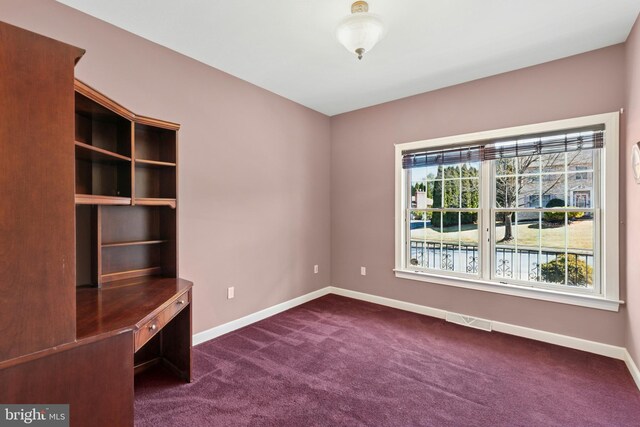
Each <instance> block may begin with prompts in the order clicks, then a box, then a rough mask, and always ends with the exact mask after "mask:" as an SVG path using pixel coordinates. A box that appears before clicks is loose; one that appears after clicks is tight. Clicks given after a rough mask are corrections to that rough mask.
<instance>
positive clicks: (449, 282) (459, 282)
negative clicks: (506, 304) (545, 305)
mask: <svg viewBox="0 0 640 427" xmlns="http://www.w3.org/2000/svg"><path fill="white" fill-rule="evenodd" d="M394 272H395V275H396V277H397V278H400V279H408V280H417V281H420V282H428V283H435V284H438V285H446V286H455V287H458V288H465V289H473V290H477V291H485V292H493V293H496V294H502V295H511V296H516V297H522V298H531V299H537V300H542V301H551V302H557V303H561V304H570V305H578V306H582V307H589V308H596V309H599V310H607V311H616V312H617V311H618V309H619V307H620V304H624V301H619V300H608V299H605V298H604V297H598V296H591V295H582V294H569V293H562V292H556V291H552V290H547V289H536V288H525V287H522V286H516V285H507V284H503V283H495V282H488V281H486V280H478V279H466V278H461V277H449V276H443V275H438V274H431V273H424V272H418V271H411V270H398V269H396V270H394Z"/></svg>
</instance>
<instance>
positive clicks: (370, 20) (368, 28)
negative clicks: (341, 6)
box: [336, 12, 385, 59]
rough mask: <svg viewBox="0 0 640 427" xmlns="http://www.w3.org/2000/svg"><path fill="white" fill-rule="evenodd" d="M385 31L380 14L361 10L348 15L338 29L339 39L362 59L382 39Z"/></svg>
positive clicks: (337, 35)
mask: <svg viewBox="0 0 640 427" xmlns="http://www.w3.org/2000/svg"><path fill="white" fill-rule="evenodd" d="M384 33H385V28H384V24H383V23H382V20H381V19H380V18H378V16H376V15H374V14H372V13H368V12H359V13H354V14H352V15H350V16H347V17H346V18H345V19H344V20H343V21H342V22H341V23H340V24H339V25H338V28H337V30H336V37H337V38H338V41H339V42H340V43H341V44H342V45H343V46H344V47H345V48H346V49H347V50H348V51H349V52H352V53H355V54H356V55H358V59H362V55H363V54H364V53H365V52H369V51H370V50H371V49H373V47H374V46H375V45H376V43H378V42H379V41H380V39H382V37H383V36H384Z"/></svg>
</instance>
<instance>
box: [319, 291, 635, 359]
mask: <svg viewBox="0 0 640 427" xmlns="http://www.w3.org/2000/svg"><path fill="white" fill-rule="evenodd" d="M331 293H332V294H336V295H342V296H345V297H349V298H354V299H358V300H362V301H367V302H372V303H375V304H380V305H384V306H387V307H393V308H397V309H400V310H405V311H410V312H412V313H419V314H425V315H427V316H432V317H437V318H439V319H444V318H445V316H446V313H447V312H446V311H445V310H440V309H437V308H431V307H427V306H424V305H418V304H413V303H408V302H404V301H399V300H395V299H390V298H384V297H379V296H375V295H370V294H365V293H362V292H355V291H351V290H348V289H342V288H337V287H334V286H332V287H331ZM490 322H491V323H492V329H493V330H494V331H496V332H502V333H505V334H509V335H516V336H519V337H523V338H529V339H532V340H536V341H542V342H546V343H550V344H555V345H559V346H562V347H569V348H573V349H576V350H582V351H587V352H589V353H595V354H599V355H602V356H607V357H612V358H614V359H619V360H624V359H625V352H626V349H625V348H624V347H617V346H614V345H609V344H602V343H599V342H595V341H589V340H585V339H582V338H574V337H570V336H567V335H560V334H556V333H553V332H546V331H541V330H538V329H531V328H525V327H524V326H518V325H512V324H509V323H502V322H496V321H494V320H490Z"/></svg>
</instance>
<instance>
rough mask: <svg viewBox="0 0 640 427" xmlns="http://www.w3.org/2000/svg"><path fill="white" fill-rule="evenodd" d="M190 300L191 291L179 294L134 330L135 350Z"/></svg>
mask: <svg viewBox="0 0 640 427" xmlns="http://www.w3.org/2000/svg"><path fill="white" fill-rule="evenodd" d="M190 301H191V293H190V292H189V291H187V292H185V293H183V294H181V295H179V296H178V297H177V298H175V299H174V300H172V301H171V303H170V304H169V305H168V306H167V307H166V308H165V309H164V310H162V311H161V312H160V313H158V314H157V315H156V316H155V317H154V318H153V319H151V320H149V321H148V322H147V323H145V324H144V325H142V326H141V327H140V329H138V330H137V331H136V332H135V336H134V342H135V351H138V350H139V349H140V348H141V347H142V346H143V345H145V344H146V343H147V341H149V340H150V339H151V338H153V337H154V336H155V335H156V334H157V333H158V332H159V331H160V330H162V328H164V326H165V325H166V324H167V323H169V322H170V321H171V319H173V317H174V316H175V315H176V314H178V313H179V312H180V311H181V310H182V309H183V308H185V307H186V306H187V305H188V304H189V302H190Z"/></svg>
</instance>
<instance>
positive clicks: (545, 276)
mask: <svg viewBox="0 0 640 427" xmlns="http://www.w3.org/2000/svg"><path fill="white" fill-rule="evenodd" d="M565 260H566V258H565V256H564V255H559V256H558V257H556V259H554V260H553V261H549V262H547V263H544V264H542V265H541V266H540V273H541V275H542V280H544V281H545V282H548V283H564V267H565ZM567 270H568V271H567V276H568V285H569V286H588V285H591V284H593V268H592V267H591V266H590V265H589V264H587V263H586V262H585V261H583V260H581V259H578V257H576V256H574V257H570V258H569V265H568V266H567Z"/></svg>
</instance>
